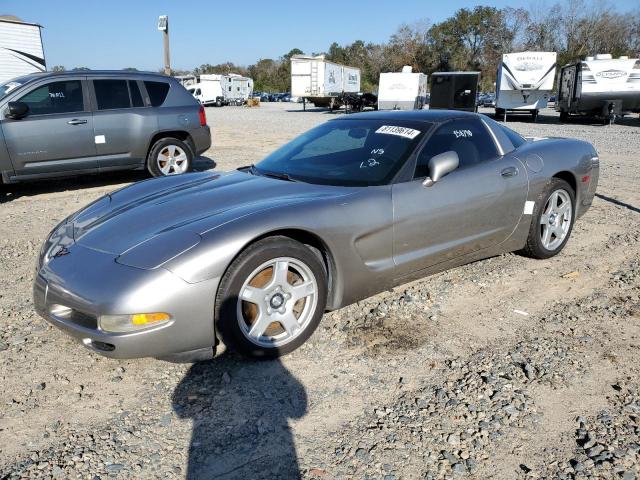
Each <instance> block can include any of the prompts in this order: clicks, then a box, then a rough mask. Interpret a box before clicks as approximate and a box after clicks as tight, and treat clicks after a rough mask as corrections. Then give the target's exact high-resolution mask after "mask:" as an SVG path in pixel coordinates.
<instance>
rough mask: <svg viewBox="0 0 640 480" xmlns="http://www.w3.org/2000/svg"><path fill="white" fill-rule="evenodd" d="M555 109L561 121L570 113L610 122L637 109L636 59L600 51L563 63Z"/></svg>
mask: <svg viewBox="0 0 640 480" xmlns="http://www.w3.org/2000/svg"><path fill="white" fill-rule="evenodd" d="M556 110H558V111H559V112H560V121H562V122H565V121H567V120H568V119H569V116H571V115H588V116H593V117H598V118H601V119H604V120H605V121H609V122H612V121H614V120H615V117H616V116H623V115H625V114H627V113H632V112H633V113H638V112H640V60H639V59H637V58H629V57H619V58H615V59H614V58H612V57H611V55H609V54H600V55H596V56H595V57H587V58H586V59H585V60H584V61H582V62H577V63H573V64H569V65H565V66H564V67H562V68H561V69H560V76H559V77H558V94H557V97H556Z"/></svg>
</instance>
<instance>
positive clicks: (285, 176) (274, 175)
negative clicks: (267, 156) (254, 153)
mask: <svg viewBox="0 0 640 480" xmlns="http://www.w3.org/2000/svg"><path fill="white" fill-rule="evenodd" d="M256 171H258V169H256ZM258 172H259V174H260V175H262V176H264V177H270V178H277V179H278V180H286V181H287V182H297V181H298V180H296V179H295V178H293V177H292V176H291V175H289V174H288V173H277V172H263V171H258Z"/></svg>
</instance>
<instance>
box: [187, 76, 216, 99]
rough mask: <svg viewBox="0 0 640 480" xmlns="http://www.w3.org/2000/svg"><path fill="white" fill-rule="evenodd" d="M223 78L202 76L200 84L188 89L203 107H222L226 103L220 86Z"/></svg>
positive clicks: (190, 86) (192, 85)
mask: <svg viewBox="0 0 640 480" xmlns="http://www.w3.org/2000/svg"><path fill="white" fill-rule="evenodd" d="M221 78H222V75H216V74H203V75H200V81H199V82H198V83H194V84H191V85H189V86H187V87H186V88H187V91H188V92H189V93H190V94H191V95H193V96H194V97H195V98H196V100H198V101H199V102H200V103H201V104H202V105H205V106H207V105H215V106H216V107H221V106H222V105H224V104H225V103H226V101H225V97H224V94H223V92H222V85H221V84H220V80H221Z"/></svg>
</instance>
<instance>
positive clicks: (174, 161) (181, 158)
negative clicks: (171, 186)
mask: <svg viewBox="0 0 640 480" xmlns="http://www.w3.org/2000/svg"><path fill="white" fill-rule="evenodd" d="M192 162H193V150H192V149H191V147H190V146H189V145H187V144H186V143H185V142H183V141H181V140H178V139H177V138H161V139H160V140H158V141H157V142H156V143H155V144H154V145H153V147H151V150H150V151H149V156H148V158H147V169H148V170H149V172H150V173H151V175H153V176H154V177H166V176H171V175H181V174H183V173H186V172H188V171H190V170H191V165H192Z"/></svg>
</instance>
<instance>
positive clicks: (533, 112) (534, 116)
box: [531, 110, 539, 122]
mask: <svg viewBox="0 0 640 480" xmlns="http://www.w3.org/2000/svg"><path fill="white" fill-rule="evenodd" d="M538 113H539V110H531V119H532V120H533V121H534V122H535V121H537V120H538Z"/></svg>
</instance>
